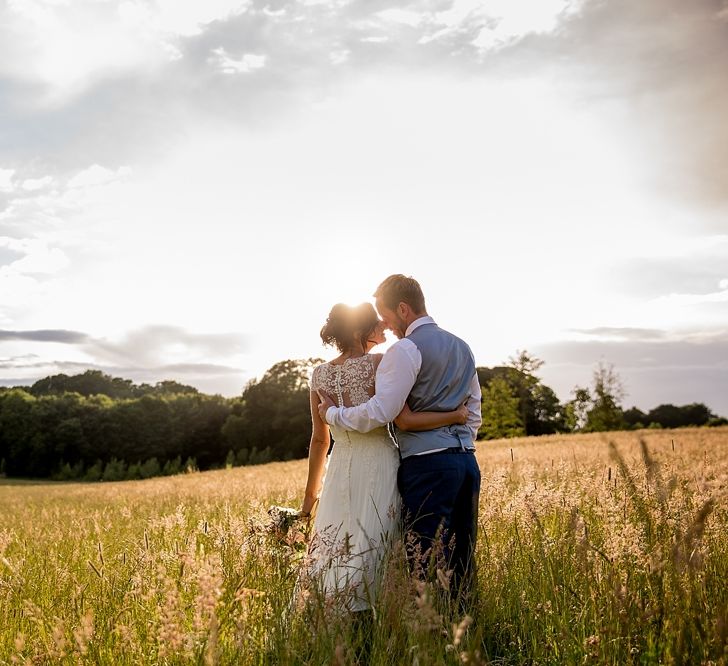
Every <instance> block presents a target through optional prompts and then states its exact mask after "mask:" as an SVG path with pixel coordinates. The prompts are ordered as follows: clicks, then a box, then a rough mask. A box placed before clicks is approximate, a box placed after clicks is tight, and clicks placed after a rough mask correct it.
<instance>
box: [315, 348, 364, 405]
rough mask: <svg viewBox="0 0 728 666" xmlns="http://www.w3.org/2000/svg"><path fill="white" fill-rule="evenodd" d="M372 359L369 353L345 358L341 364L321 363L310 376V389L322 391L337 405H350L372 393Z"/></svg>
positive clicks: (359, 401) (358, 402)
mask: <svg viewBox="0 0 728 666" xmlns="http://www.w3.org/2000/svg"><path fill="white" fill-rule="evenodd" d="M375 374H376V368H375V364H374V359H373V358H372V357H371V356H370V355H369V354H364V356H359V357H357V358H349V359H346V361H344V362H343V363H341V364H336V365H334V364H332V363H323V364H322V365H319V366H316V368H314V371H313V375H312V376H311V389H312V390H314V391H324V392H325V393H327V394H328V395H330V396H331V397H332V398H333V399H334V400H336V404H337V405H338V406H339V407H342V406H343V407H352V406H354V405H360V404H361V403H363V402H366V401H367V400H369V398H371V397H372V396H373V395H374V376H375Z"/></svg>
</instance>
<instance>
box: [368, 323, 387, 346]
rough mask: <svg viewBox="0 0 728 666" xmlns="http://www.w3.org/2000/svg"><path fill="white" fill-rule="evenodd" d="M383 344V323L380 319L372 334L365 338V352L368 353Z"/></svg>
mask: <svg viewBox="0 0 728 666" xmlns="http://www.w3.org/2000/svg"><path fill="white" fill-rule="evenodd" d="M383 342H385V337H384V322H383V321H382V320H381V319H380V320H379V321H378V322H377V325H376V326H375V327H374V329H373V330H372V332H371V333H370V334H369V337H367V345H366V346H367V348H366V351H369V350H370V349H371V348H372V347H376V346H377V345H381V344H382V343H383Z"/></svg>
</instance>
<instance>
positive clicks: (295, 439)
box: [226, 358, 322, 463]
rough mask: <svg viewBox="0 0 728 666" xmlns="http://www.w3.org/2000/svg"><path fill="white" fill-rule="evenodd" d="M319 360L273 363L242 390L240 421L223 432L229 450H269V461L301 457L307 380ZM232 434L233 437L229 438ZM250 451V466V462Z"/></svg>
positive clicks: (307, 420)
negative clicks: (257, 378)
mask: <svg viewBox="0 0 728 666" xmlns="http://www.w3.org/2000/svg"><path fill="white" fill-rule="evenodd" d="M319 363H322V360H321V359H314V358H309V359H299V360H288V361H281V362H280V363H276V364H275V365H274V366H273V367H271V368H270V369H269V370H268V371H267V372H266V373H265V374H264V375H263V377H262V378H261V379H260V380H253V381H251V382H249V383H248V385H247V386H246V387H245V390H244V392H243V396H242V406H241V408H240V411H241V413H240V416H241V419H242V420H240V421H236V422H233V423H231V425H230V426H229V427H228V428H227V429H226V433H227V438H228V439H227V441H226V444H227V446H228V447H229V448H232V449H233V450H239V449H240V448H247V449H252V448H253V447H257V449H258V450H259V451H260V452H261V453H260V454H258V455H261V454H262V451H263V450H264V449H265V448H266V447H270V452H271V453H270V456H271V459H273V460H283V459H286V458H304V457H305V456H306V454H307V452H308V443H309V441H310V438H311V411H310V406H309V402H310V401H309V378H310V375H311V370H312V369H313V367H315V366H316V365H318V364H319ZM233 435H235V437H234V438H233ZM252 458H253V456H252V452H251V459H250V461H249V462H250V463H252V462H253V460H252Z"/></svg>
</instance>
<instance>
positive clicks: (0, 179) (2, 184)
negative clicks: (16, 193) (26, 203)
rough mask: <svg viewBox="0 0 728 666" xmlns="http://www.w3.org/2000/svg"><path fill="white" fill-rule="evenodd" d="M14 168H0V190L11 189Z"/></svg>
mask: <svg viewBox="0 0 728 666" xmlns="http://www.w3.org/2000/svg"><path fill="white" fill-rule="evenodd" d="M14 174H15V169H0V191H4V192H8V191H10V190H12V189H13V175H14Z"/></svg>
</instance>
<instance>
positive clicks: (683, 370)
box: [534, 330, 728, 416]
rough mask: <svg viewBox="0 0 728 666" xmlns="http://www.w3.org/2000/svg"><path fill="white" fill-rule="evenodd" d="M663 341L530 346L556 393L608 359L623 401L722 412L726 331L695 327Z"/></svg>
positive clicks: (727, 402) (565, 393) (587, 377)
mask: <svg viewBox="0 0 728 666" xmlns="http://www.w3.org/2000/svg"><path fill="white" fill-rule="evenodd" d="M676 337H677V336H675V335H673V336H672V338H673V339H667V340H665V341H657V340H643V341H640V340H627V341H623V342H618V341H612V340H606V341H598V340H593V341H586V342H559V343H552V344H548V345H542V346H540V347H536V348H534V353H535V354H536V355H537V356H539V357H540V358H542V359H544V361H546V364H545V365H544V367H543V369H542V371H541V374H542V376H543V378H544V381H545V382H546V383H547V384H549V385H550V386H552V387H553V388H554V389H555V390H556V391H557V393H558V394H559V395H560V396H561V398H562V399H566V398H568V397H569V395H570V392H571V390H572V389H573V388H574V386H575V385H577V384H578V385H581V386H584V385H588V384H589V383H590V381H591V377H592V371H593V369H594V367H595V365H596V364H597V363H598V362H599V361H600V360H603V361H605V362H607V363H613V364H614V366H615V369H616V370H617V373H618V374H619V375H620V376H621V377H622V379H623V380H624V383H625V387H626V390H627V398H626V400H625V404H628V405H632V404H636V405H637V406H639V407H640V408H641V409H650V408H652V407H654V406H656V405H657V404H659V403H662V402H672V403H679V404H685V403H690V402H704V403H706V404H707V405H708V406H709V407H711V408H712V409H713V410H714V411H716V412H717V413H720V414H722V415H726V416H728V391H727V390H726V388H727V387H728V331H725V330H717V331H713V332H695V333H693V334H690V335H689V334H686V335H684V336H683V338H682V339H675V338H676Z"/></svg>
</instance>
